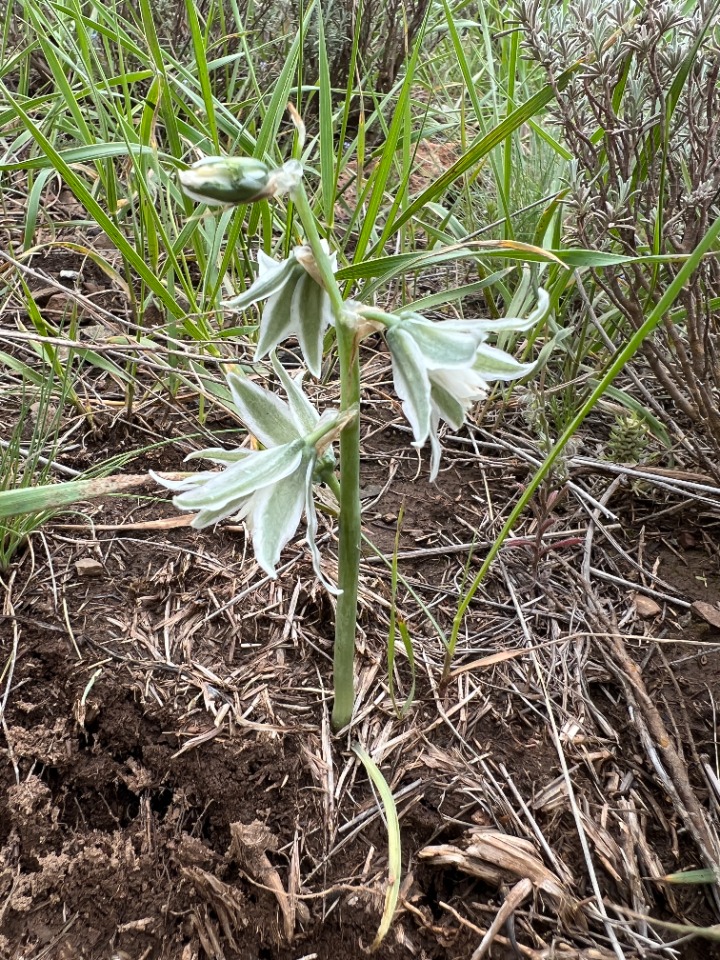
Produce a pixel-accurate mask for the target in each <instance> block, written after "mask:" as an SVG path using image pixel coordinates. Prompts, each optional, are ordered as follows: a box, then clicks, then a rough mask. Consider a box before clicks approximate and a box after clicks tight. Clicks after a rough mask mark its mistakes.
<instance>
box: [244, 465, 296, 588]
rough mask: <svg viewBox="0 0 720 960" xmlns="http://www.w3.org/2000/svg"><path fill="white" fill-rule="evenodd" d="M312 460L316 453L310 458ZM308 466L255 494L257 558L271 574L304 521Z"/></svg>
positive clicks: (250, 516) (253, 514)
mask: <svg viewBox="0 0 720 960" xmlns="http://www.w3.org/2000/svg"><path fill="white" fill-rule="evenodd" d="M309 460H310V462H311V463H312V457H310V458H309ZM306 478H307V468H305V469H303V467H302V466H299V468H298V469H296V470H294V471H293V473H291V474H290V475H289V476H287V477H285V479H283V480H281V481H279V482H278V483H274V484H272V485H271V486H268V487H264V488H263V489H262V490H258V492H257V493H256V494H255V496H254V497H253V503H252V507H251V510H250V512H249V514H248V519H249V520H250V524H251V527H252V541H253V550H254V551H255V559H256V560H257V562H258V563H259V564H260V566H261V567H262V568H263V570H264V571H265V572H266V573H268V574H269V575H270V576H271V577H274V576H275V566H276V564H277V562H278V560H279V559H280V553H281V551H282V548H283V547H284V546H285V544H286V543H287V542H288V540H290V538H291V537H292V536H293V534H294V533H295V531H296V530H297V528H298V524H299V523H300V517H301V516H302V512H303V507H304V506H305V489H306V486H307V480H306Z"/></svg>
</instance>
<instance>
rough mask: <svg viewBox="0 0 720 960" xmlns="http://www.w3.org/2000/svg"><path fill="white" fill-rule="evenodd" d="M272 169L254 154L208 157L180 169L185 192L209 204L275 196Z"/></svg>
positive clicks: (219, 204) (229, 203)
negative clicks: (252, 155)
mask: <svg viewBox="0 0 720 960" xmlns="http://www.w3.org/2000/svg"><path fill="white" fill-rule="evenodd" d="M271 172H272V171H271V170H270V168H269V167H268V166H267V164H266V163H263V162H262V160H255V159H254V158H253V157H205V158H204V159H203V160H198V161H197V163H194V164H193V165H192V166H191V167H190V169H189V170H182V171H181V172H180V184H181V186H182V188H183V190H184V192H185V193H186V194H187V195H188V196H189V197H192V199H193V200H199V201H200V202H201V203H207V204H210V206H226V205H228V206H229V205H232V204H236V203H254V202H255V201H256V200H262V199H264V198H265V197H269V196H272V194H273V193H274V189H273V188H272V187H270V180H271Z"/></svg>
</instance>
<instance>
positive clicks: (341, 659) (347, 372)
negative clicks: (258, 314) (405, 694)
mask: <svg viewBox="0 0 720 960" xmlns="http://www.w3.org/2000/svg"><path fill="white" fill-rule="evenodd" d="M290 197H291V199H292V200H293V202H294V203H295V208H296V210H297V212H298V216H299V217H300V221H301V223H302V225H303V229H304V231H305V239H306V241H307V243H308V245H309V246H310V248H311V250H312V253H313V257H314V258H315V263H316V265H317V268H318V271H319V273H320V277H321V279H322V282H323V286H324V287H325V289H326V291H327V293H328V295H329V297H330V301H331V304H332V311H333V316H334V318H335V332H336V335H337V350H338V360H339V363H340V416H341V417H342V415H343V414H347V415H348V420H347V423H346V425H345V427H344V428H343V430H342V432H341V433H340V484H339V500H340V520H339V530H338V587H339V589H340V591H341V592H340V594H339V596H338V598H337V609H336V613H335V646H334V653H333V687H334V701H333V711H332V728H333V730H334V731H335V732H336V733H337V732H338V731H339V730H341V729H342V728H343V727H345V726H347V724H348V723H350V720H351V718H352V711H353V705H354V702H355V684H354V676H353V668H354V663H355V636H356V632H357V595H358V580H359V576H360V538H361V526H360V417H359V409H360V357H359V352H358V341H357V337H356V326H355V321H354V318H353V315H352V314H351V313H349V312H348V310H347V309H346V306H345V302H344V301H343V298H342V295H341V293H340V290H339V288H338V285H337V281H336V280H335V274H334V272H333V268H332V263H331V261H330V257H329V255H328V254H327V253H326V250H325V247H324V245H323V243H322V240H321V238H320V234H319V233H318V229H317V225H316V222H315V215H314V213H313V212H312V209H311V207H310V203H309V201H308V197H307V193H306V192H305V187H304V186H303V183H302V181H301V182H300V183H298V185H297V186H295V187H293V188H292V189H291V190H290ZM353 409H354V410H356V411H358V412H356V413H354V414H351V411H352V410H353Z"/></svg>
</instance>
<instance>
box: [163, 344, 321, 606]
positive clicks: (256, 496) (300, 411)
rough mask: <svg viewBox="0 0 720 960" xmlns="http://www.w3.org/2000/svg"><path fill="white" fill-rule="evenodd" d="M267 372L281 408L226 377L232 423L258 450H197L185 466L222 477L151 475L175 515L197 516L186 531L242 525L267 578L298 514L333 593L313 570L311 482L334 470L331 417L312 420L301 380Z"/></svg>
mask: <svg viewBox="0 0 720 960" xmlns="http://www.w3.org/2000/svg"><path fill="white" fill-rule="evenodd" d="M273 365H274V367H275V371H276V373H277V375H278V376H279V377H280V379H281V381H282V384H283V387H284V388H285V392H286V394H287V397H288V400H287V402H286V401H285V400H283V399H282V398H281V397H279V396H277V394H275V393H271V392H269V391H267V390H263V389H262V387H259V386H258V385H257V384H256V383H253V382H252V381H251V380H248V379H247V378H245V377H243V376H240V375H239V374H237V373H230V374H228V377H227V382H228V386H229V388H230V392H231V395H232V400H233V404H234V406H235V408H236V410H237V412H238V414H239V415H240V418H241V419H242V421H243V422H244V423H245V425H246V426H247V428H248V430H249V431H250V432H251V433H252V434H253V435H254V436H255V437H256V438H257V439H258V440H259V441H260V443H262V444H263V446H264V447H265V449H264V450H249V449H245V448H241V449H236V450H225V449H223V448H221V447H215V448H211V449H208V450H200V451H198V452H197V453H192V454H190V456H189V457H188V458H187V459H188V460H190V459H197V458H202V459H204V460H209V461H211V462H212V463H217V464H220V465H222V466H223V467H224V469H223V470H221V471H219V472H218V471H214V470H208V471H204V472H202V473H197V474H194V475H193V476H190V477H186V478H185V479H183V480H166V479H164V478H163V477H161V476H158V475H157V474H152V475H153V477H154V478H155V480H157V482H158V483H161V484H162V485H163V486H165V487H167V488H169V489H170V490H174V491H176V492H177V494H178V495H177V496H176V497H175V498H174V500H173V503H174V504H175V506H176V507H177V508H178V509H180V510H195V511H198V514H197V516H196V517H195V518H194V520H193V524H192V525H193V526H194V527H197V528H199V529H201V528H203V527H207V526H210V525H211V524H214V523H217V522H218V521H220V520H223V519H225V518H227V517H231V516H235V517H236V519H238V520H244V521H245V524H246V526H247V528H248V530H249V531H250V533H251V535H252V543H253V550H254V553H255V559H256V560H257V562H258V564H259V565H260V566H261V567H262V568H263V570H265V571H266V573H268V574H269V575H270V576H273V577H274V576H275V567H276V566H277V563H278V560H279V559H280V553H281V551H282V549H283V547H284V546H285V545H286V544H287V543H288V542H289V540H290V539H291V538H292V537H293V536H294V534H295V531H296V530H297V528H298V525H299V523H300V519H301V517H302V514H303V512H304V513H305V517H306V523H307V542H308V545H309V547H310V553H311V556H312V561H313V567H314V569H315V573H316V574H317V576H318V578H319V579H320V580H321V582H322V583H323V584H324V585H325V586H326V587H327V588H328V589H329V590H331V591H332V592H333V593H337V588H336V587H335V586H333V585H332V584H331V583H328V581H327V579H326V578H325V577H324V575H323V573H322V570H321V566H320V554H319V551H318V548H317V545H316V543H315V539H316V536H317V514H316V511H315V502H314V499H313V481H314V480H315V479H321V477H322V474H323V473H324V472H325V471H327V470H332V468H333V465H334V454H333V451H332V440H333V439H334V438H335V436H336V433H337V429H339V425H338V427H337V428H336V426H335V424H336V421H338V417H337V412H336V411H333V410H329V411H326V412H325V413H324V414H323V416H322V417H320V416H319V415H318V413H317V411H316V410H315V408H314V407H313V405H312V404H311V403H310V401H309V400H308V399H307V397H306V396H305V394H304V393H303V391H302V387H301V382H302V375H300V376H299V377H298V378H296V379H292V378H291V377H290V376H289V375H288V374H287V372H286V371H285V370H284V369H283V368H282V366H281V365H280V364H279V363H277V362H276V361H275V358H273Z"/></svg>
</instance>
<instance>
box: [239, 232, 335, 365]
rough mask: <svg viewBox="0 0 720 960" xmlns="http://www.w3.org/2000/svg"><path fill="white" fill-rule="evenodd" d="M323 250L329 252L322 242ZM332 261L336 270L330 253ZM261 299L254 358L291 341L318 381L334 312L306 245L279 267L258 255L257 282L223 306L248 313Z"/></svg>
mask: <svg viewBox="0 0 720 960" xmlns="http://www.w3.org/2000/svg"><path fill="white" fill-rule="evenodd" d="M323 246H324V248H325V252H326V253H327V252H328V251H329V248H328V245H327V243H326V241H323ZM330 261H331V263H332V268H333V270H335V269H336V261H337V257H336V254H332V256H331V257H330ZM265 299H267V303H266V304H265V307H264V309H263V313H262V318H261V320H260V333H259V336H258V343H257V350H256V351H255V359H256V360H260V359H262V357H265V356H267V355H268V353H270V351H271V350H274V349H275V347H276V346H277V345H278V344H279V343H280V342H281V341H282V340H285V339H287V337H291V336H295V337H297V339H298V342H299V343H300V349H301V350H302V355H303V357H304V359H305V363H306V364H307V368H308V370H309V371H310V373H312V375H313V376H314V377H319V376H320V367H321V364H322V357H323V338H324V336H325V331H326V330H327V328H328V326H329V325H330V324H331V323H332V322H333V312H332V304H331V302H330V297H329V296H328V293H327V291H326V290H325V288H324V287H323V285H322V283H321V281H320V274H319V271H318V269H317V267H316V264H315V258H314V257H313V255H312V251H311V249H310V247H309V246H305V245H303V246H300V247H295V248H294V249H293V251H292V253H291V254H290V256H289V257H288V258H287V260H283V261H282V262H280V263H278V262H277V260H273V259H272V257H268V255H267V254H266V253H264V252H263V251H262V250H258V275H257V278H256V279H255V281H254V282H253V283H252V284H251V285H250V286H249V287H248V289H247V290H246V291H245V292H244V293H241V294H240V295H239V296H237V297H234V298H233V299H232V300H227V301H226V302H225V303H223V306H225V307H231V308H232V309H233V310H247V308H248V307H250V306H252V304H254V303H258V301H260V300H265Z"/></svg>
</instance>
